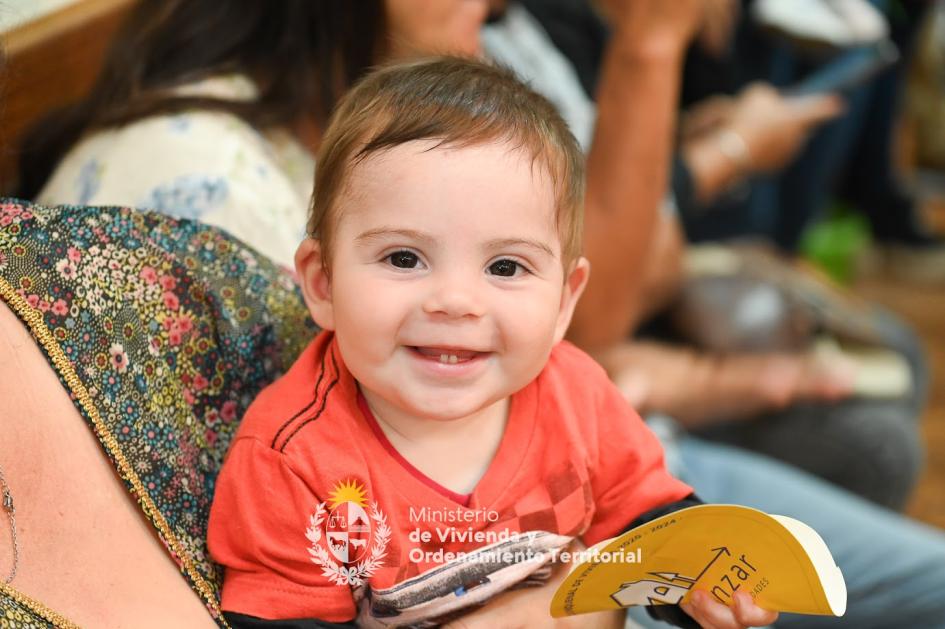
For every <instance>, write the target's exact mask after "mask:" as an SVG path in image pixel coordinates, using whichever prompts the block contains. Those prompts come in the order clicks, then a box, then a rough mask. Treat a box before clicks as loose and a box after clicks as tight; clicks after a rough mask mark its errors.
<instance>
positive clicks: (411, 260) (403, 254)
mask: <svg viewBox="0 0 945 629" xmlns="http://www.w3.org/2000/svg"><path fill="white" fill-rule="evenodd" d="M387 259H388V260H390V263H391V265H392V266H395V267H397V268H398V269H415V268H417V265H418V264H420V258H418V257H417V254H415V253H414V252H412V251H395V252H394V253H392V254H390V255H389V256H387Z"/></svg>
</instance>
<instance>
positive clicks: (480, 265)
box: [313, 141, 586, 420]
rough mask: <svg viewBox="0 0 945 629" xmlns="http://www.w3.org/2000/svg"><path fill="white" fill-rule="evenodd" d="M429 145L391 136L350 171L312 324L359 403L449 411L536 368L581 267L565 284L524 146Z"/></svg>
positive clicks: (550, 197) (547, 185)
mask: <svg viewBox="0 0 945 629" xmlns="http://www.w3.org/2000/svg"><path fill="white" fill-rule="evenodd" d="M433 146H434V143H432V142H427V141H423V142H411V143H409V144H405V145H401V146H397V147H395V148H393V149H391V150H388V151H386V152H382V153H379V154H376V155H373V156H371V157H369V158H367V159H366V160H365V161H364V162H362V163H361V164H360V165H358V166H356V167H355V168H354V169H353V171H352V172H351V174H350V178H349V182H348V186H347V190H346V192H345V193H344V195H343V197H342V198H341V199H340V200H339V205H338V208H337V209H338V212H339V214H338V216H339V219H338V222H337V223H336V225H335V236H334V239H333V251H332V254H331V255H332V260H331V269H332V271H331V279H330V281H329V284H328V292H329V293H330V300H329V301H330V304H329V306H328V307H329V310H328V311H327V312H329V315H328V316H322V317H321V318H322V319H323V320H322V321H319V323H321V324H322V325H323V326H325V327H329V328H333V329H334V330H335V331H336V334H337V339H338V344H339V347H340V349H341V353H342V356H343V358H344V360H345V363H346V364H347V366H348V368H349V369H350V370H351V372H352V374H353V375H354V377H355V378H356V379H357V380H358V382H359V383H360V384H361V386H362V388H363V389H364V390H365V395H366V396H369V397H368V399H369V401H371V397H370V396H380V397H381V398H383V400H384V401H385V402H386V403H387V404H392V405H394V406H396V407H397V408H398V409H399V410H400V411H402V412H405V413H408V414H409V415H412V416H414V417H417V418H426V419H437V420H451V419H459V418H462V417H466V416H469V415H470V414H472V413H475V412H477V411H479V410H481V409H483V408H485V407H486V406H489V405H491V404H493V403H495V402H497V401H499V400H501V399H503V398H505V397H507V396H509V395H510V394H512V393H514V392H515V391H517V390H519V389H521V388H522V387H524V386H525V385H526V384H527V383H528V382H530V381H531V380H532V379H534V378H535V376H537V374H538V373H539V371H541V369H542V368H543V366H544V365H545V363H546V361H547V359H548V356H549V353H550V351H551V348H552V346H553V345H554V343H556V342H557V341H558V340H560V339H561V337H562V336H563V334H564V331H565V329H566V328H567V324H568V322H569V320H570V316H571V312H572V311H573V302H574V301H576V297H577V294H579V293H580V289H581V288H582V287H583V280H584V278H585V277H586V266H585V264H586V263H583V262H582V265H581V266H580V269H579V270H578V271H576V272H575V273H573V274H571V276H570V281H569V282H565V274H564V270H563V269H562V263H561V244H560V239H559V236H558V230H557V227H556V222H555V198H554V190H553V186H552V184H551V181H550V179H549V178H548V177H547V175H546V174H545V173H544V169H543V168H541V167H540V166H539V165H538V164H537V163H536V164H534V165H533V164H532V160H531V159H530V156H528V155H526V154H524V153H523V152H521V151H514V150H510V148H509V147H508V145H506V144H486V145H483V146H474V147H467V148H450V149H445V148H435V149H432V148H431V147H433ZM313 312H315V310H313ZM318 318H319V316H318V315H316V319H318ZM326 319H327V320H326Z"/></svg>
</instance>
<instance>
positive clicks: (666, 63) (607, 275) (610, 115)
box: [570, 0, 702, 351]
mask: <svg viewBox="0 0 945 629" xmlns="http://www.w3.org/2000/svg"><path fill="white" fill-rule="evenodd" d="M608 5H609V6H608V8H609V13H610V15H609V17H610V19H611V22H612V24H613V27H614V32H613V38H612V40H611V43H610V45H609V47H608V50H607V53H606V55H605V58H604V67H603V71H602V74H601V81H600V87H599V89H598V94H597V104H598V120H597V128H596V130H595V134H594V141H593V144H592V146H591V150H590V153H589V154H588V161H587V196H586V216H585V241H584V242H585V255H586V256H587V258H588V259H589V260H590V262H591V269H592V271H593V272H592V280H591V282H590V284H589V285H588V288H587V290H586V291H585V293H584V296H583V298H582V299H581V303H580V304H579V305H578V310H577V312H576V313H575V316H574V321H573V323H572V325H571V329H570V337H571V338H572V339H573V340H574V341H575V342H576V343H578V344H579V345H581V346H583V347H585V348H587V349H589V350H591V351H593V350H594V349H599V348H601V347H603V346H607V345H609V344H610V343H613V342H615V341H618V340H620V339H622V338H624V337H625V336H626V335H627V334H628V333H629V332H630V330H631V329H632V328H633V326H634V324H635V323H636V321H637V318H638V317H639V313H640V311H641V309H642V308H641V303H640V294H641V291H642V287H643V284H644V273H643V272H642V269H643V267H644V262H645V261H646V259H647V256H648V254H649V253H650V241H651V240H652V238H653V233H654V226H655V224H656V220H657V216H658V213H659V209H660V207H661V205H662V203H663V199H664V197H665V195H666V191H667V189H668V185H667V182H668V172H669V167H670V156H671V150H672V141H673V133H674V123H675V117H676V107H677V98H678V93H679V80H680V69H681V65H682V60H683V54H684V51H685V48H686V46H687V44H688V42H689V40H690V38H691V37H692V35H693V33H694V32H695V30H696V28H697V27H698V26H699V25H700V24H701V19H702V0H677V1H674V2H665V0H623V1H619V0H613V1H611V2H609V3H608Z"/></svg>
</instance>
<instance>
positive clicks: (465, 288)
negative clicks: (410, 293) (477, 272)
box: [423, 280, 485, 319]
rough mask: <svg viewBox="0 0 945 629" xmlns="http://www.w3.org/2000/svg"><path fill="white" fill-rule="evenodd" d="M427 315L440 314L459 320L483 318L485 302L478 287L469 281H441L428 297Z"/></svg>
mask: <svg viewBox="0 0 945 629" xmlns="http://www.w3.org/2000/svg"><path fill="white" fill-rule="evenodd" d="M423 311H424V312H426V313H427V314H439V315H445V316H447V317H450V318H453V319H457V318H463V317H481V316H483V315H484V314H485V307H484V304H483V300H482V298H481V296H480V294H479V292H478V290H477V287H476V286H475V285H474V284H473V283H471V282H469V281H455V280H454V281H450V280H446V281H441V282H438V283H437V285H436V286H435V287H434V289H433V290H431V291H430V293H429V294H428V295H427V297H426V299H425V300H424V303H423Z"/></svg>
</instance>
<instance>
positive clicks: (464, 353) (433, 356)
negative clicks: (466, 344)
mask: <svg viewBox="0 0 945 629" xmlns="http://www.w3.org/2000/svg"><path fill="white" fill-rule="evenodd" d="M410 349H412V350H413V351H414V352H416V353H418V354H420V355H421V356H423V357H424V358H426V359H427V360H436V361H439V362H441V363H444V364H448V365H456V364H458V363H465V362H469V361H470V360H473V359H474V358H477V357H479V356H482V355H484V354H485V353H486V352H477V351H473V350H468V349H456V348H453V347H411V348H410Z"/></svg>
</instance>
